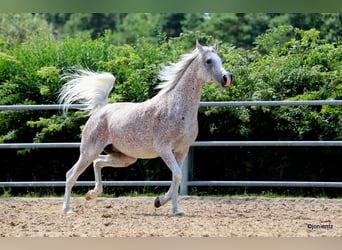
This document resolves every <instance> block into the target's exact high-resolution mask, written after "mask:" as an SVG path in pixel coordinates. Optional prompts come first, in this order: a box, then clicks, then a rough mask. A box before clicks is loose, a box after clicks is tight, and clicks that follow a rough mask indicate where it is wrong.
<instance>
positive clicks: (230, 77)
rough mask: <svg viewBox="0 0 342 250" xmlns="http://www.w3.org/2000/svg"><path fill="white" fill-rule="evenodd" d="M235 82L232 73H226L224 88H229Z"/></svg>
mask: <svg viewBox="0 0 342 250" xmlns="http://www.w3.org/2000/svg"><path fill="white" fill-rule="evenodd" d="M232 81H233V75H232V74H230V73H226V74H224V75H223V82H222V87H224V88H227V87H229V86H230V84H231V83H232Z"/></svg>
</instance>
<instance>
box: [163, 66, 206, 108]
mask: <svg viewBox="0 0 342 250" xmlns="http://www.w3.org/2000/svg"><path fill="white" fill-rule="evenodd" d="M202 85H203V80H201V79H200V78H199V77H198V76H197V72H196V71H191V70H190V69H189V70H187V71H186V72H185V73H184V75H183V77H181V79H180V80H179V82H178V83H177V85H176V86H175V87H174V89H172V90H171V91H170V95H171V96H172V97H171V98H172V99H173V100H174V101H175V102H177V105H184V106H186V108H188V109H189V111H190V109H192V110H193V111H194V112H196V113H197V109H198V106H199V103H200V99H201V92H202Z"/></svg>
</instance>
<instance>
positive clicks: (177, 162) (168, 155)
mask: <svg viewBox="0 0 342 250" xmlns="http://www.w3.org/2000/svg"><path fill="white" fill-rule="evenodd" d="M186 155H187V152H185V153H184V152H183V153H175V155H174V154H173V153H172V150H171V149H169V150H165V152H164V153H162V154H161V157H162V159H163V160H164V162H165V163H166V165H167V166H168V167H169V168H170V170H171V172H172V183H171V186H170V188H169V190H168V191H167V193H166V194H165V195H164V196H163V197H157V198H156V200H155V202H154V205H155V207H157V208H158V207H160V206H162V205H164V204H165V203H166V202H167V201H169V200H171V199H172V212H173V213H174V214H175V215H180V216H182V215H184V212H183V211H182V210H181V209H179V208H178V190H179V185H180V182H181V179H182V172H181V168H180V166H182V164H183V162H184V159H185V157H186Z"/></svg>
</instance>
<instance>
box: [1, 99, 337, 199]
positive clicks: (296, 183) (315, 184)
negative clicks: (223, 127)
mask: <svg viewBox="0 0 342 250" xmlns="http://www.w3.org/2000/svg"><path fill="white" fill-rule="evenodd" d="M301 105H308V106H321V105H342V100H312V101H229V102H201V103H200V107H213V106H216V107H227V106H228V107H238V106H301ZM84 107H86V105H83V104H72V105H70V106H69V109H82V108H84ZM62 108H63V106H62V105H0V111H1V110H2V111H10V110H13V111H16V110H61V109H62ZM79 146H80V143H79V142H69V143H5V144H0V149H20V148H43V149H44V148H78V147H79ZM254 146H263V147H269V146H271V147H290V146H299V147H303V146H306V147H316V146H318V147H327V146H329V147H341V146H342V141H196V142H194V143H193V145H192V148H191V150H190V153H189V155H188V157H187V159H186V160H185V164H184V166H183V171H182V172H183V178H182V182H181V187H180V193H181V194H187V192H188V187H189V186H238V187H247V186H251V187H329V188H341V187H342V182H307V181H189V180H188V173H189V168H190V166H191V165H192V161H193V155H192V149H193V147H254ZM170 183H171V182H170V181H103V184H104V185H106V186H168V185H170ZM92 185H94V181H78V182H77V183H76V186H92ZM0 186H3V187H58V186H65V182H64V181H34V182H32V181H24V182H16V181H14V182H0Z"/></svg>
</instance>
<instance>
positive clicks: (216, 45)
mask: <svg viewBox="0 0 342 250" xmlns="http://www.w3.org/2000/svg"><path fill="white" fill-rule="evenodd" d="M213 49H214V50H215V51H217V50H218V42H217V40H216V41H215V44H214V46H213Z"/></svg>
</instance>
